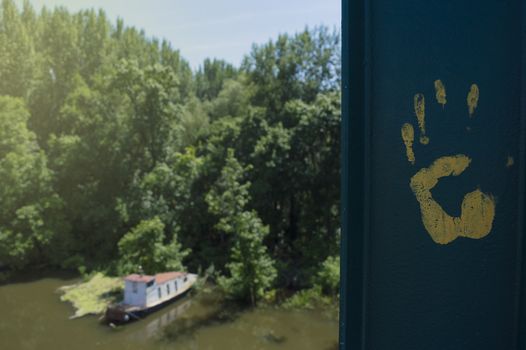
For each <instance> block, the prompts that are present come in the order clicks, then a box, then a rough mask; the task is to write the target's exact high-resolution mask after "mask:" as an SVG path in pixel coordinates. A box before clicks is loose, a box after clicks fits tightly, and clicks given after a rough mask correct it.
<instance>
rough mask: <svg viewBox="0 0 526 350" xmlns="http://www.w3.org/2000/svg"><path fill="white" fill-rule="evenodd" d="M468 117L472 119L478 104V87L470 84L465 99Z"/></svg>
mask: <svg viewBox="0 0 526 350" xmlns="http://www.w3.org/2000/svg"><path fill="white" fill-rule="evenodd" d="M467 102H468V110H469V116H470V117H472V116H473V113H475V109H476V108H477V105H478V103H479V87H478V86H477V84H471V88H470V90H469V92H468V97H467Z"/></svg>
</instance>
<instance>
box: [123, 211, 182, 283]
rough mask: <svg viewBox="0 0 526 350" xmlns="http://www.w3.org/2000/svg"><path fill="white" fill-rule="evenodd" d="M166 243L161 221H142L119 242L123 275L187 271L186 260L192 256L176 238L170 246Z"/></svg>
mask: <svg viewBox="0 0 526 350" xmlns="http://www.w3.org/2000/svg"><path fill="white" fill-rule="evenodd" d="M164 241H165V234H164V224H163V223H162V222H161V220H160V219H159V218H158V217H155V218H153V219H151V220H144V221H141V222H140V223H139V224H138V225H137V226H136V227H134V228H133V229H132V230H131V231H130V232H128V233H126V234H125V235H124V237H122V239H121V240H120V241H119V255H120V264H119V267H120V268H119V270H120V272H121V273H123V274H127V273H132V272H138V271H139V269H141V268H142V269H143V271H144V272H145V273H147V274H155V273H158V272H162V271H170V270H177V271H181V270H183V265H182V260H183V259H184V257H185V256H187V255H188V254H189V253H190V252H189V251H188V250H183V249H182V247H181V244H180V243H179V242H178V241H177V235H175V234H174V235H173V236H172V238H171V240H170V241H169V242H168V243H166V244H165V243H164Z"/></svg>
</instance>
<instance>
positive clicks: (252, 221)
mask: <svg viewBox="0 0 526 350" xmlns="http://www.w3.org/2000/svg"><path fill="white" fill-rule="evenodd" d="M244 171H245V169H243V167H242V166H241V164H239V162H238V161H237V160H236V158H235V157H234V152H233V150H232V149H229V150H228V155H227V159H226V164H225V166H224V167H223V170H222V172H221V176H220V178H219V179H218V180H217V181H216V183H215V184H214V186H213V188H212V189H211V191H210V192H209V193H208V194H207V197H206V200H207V203H208V205H209V210H210V212H211V213H213V214H214V215H217V216H219V218H220V219H219V222H218V223H217V225H216V227H217V229H219V230H220V231H223V232H225V233H227V234H229V235H231V236H232V240H233V241H234V243H233V246H232V248H231V251H230V262H229V263H228V264H227V265H226V268H227V270H228V272H229V276H223V277H222V278H220V279H219V283H220V285H221V287H222V288H223V290H225V291H226V293H227V294H228V295H230V296H232V297H235V298H237V299H245V300H246V299H249V300H250V301H251V303H252V305H254V304H255V303H256V301H257V300H258V299H259V298H261V297H262V296H263V294H264V291H265V289H267V288H269V287H270V286H271V285H272V283H273V282H274V279H275V278H276V269H275V267H274V261H273V260H272V258H271V257H270V256H269V255H268V253H267V248H266V246H265V245H264V243H263V239H264V237H265V236H266V235H267V234H268V227H267V226H263V223H262V222H261V220H260V219H259V218H258V216H257V214H256V212H254V211H246V210H245V206H246V204H247V203H248V201H249V199H250V198H249V195H248V188H249V187H250V183H244V184H243V183H241V182H240V181H241V177H242V176H243V173H244Z"/></svg>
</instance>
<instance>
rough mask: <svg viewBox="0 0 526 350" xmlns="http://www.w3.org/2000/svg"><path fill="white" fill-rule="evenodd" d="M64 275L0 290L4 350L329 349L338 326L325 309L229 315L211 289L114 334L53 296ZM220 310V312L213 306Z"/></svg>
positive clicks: (66, 281) (66, 280)
mask: <svg viewBox="0 0 526 350" xmlns="http://www.w3.org/2000/svg"><path fill="white" fill-rule="evenodd" d="M79 281H81V279H80V278H78V277H75V276H72V275H70V274H60V275H54V276H49V277H41V278H38V277H36V276H33V277H32V278H29V277H28V278H25V279H24V280H21V279H19V280H18V281H13V282H12V283H9V284H4V285H1V286H0V308H1V309H2V311H3V317H2V318H1V319H0V335H1V337H2V345H3V346H5V347H6V348H8V349H62V348H75V349H79V350H84V349H93V348H98V349H103V350H104V349H115V348H117V347H118V348H120V349H139V350H142V349H144V350H150V349H168V348H169V349H178V350H186V349H214V350H223V349H224V350H226V349H229V350H230V349H263V350H266V349H269V350H270V349H282V350H293V349H300V348H301V349H307V350H308V349H312V350H319V349H322V350H325V349H333V348H334V349H335V348H336V347H335V346H336V344H337V333H338V323H337V321H336V320H334V319H331V318H330V317H327V315H325V314H324V312H323V310H308V311H307V310H282V309H280V308H277V307H265V306H263V307H259V308H234V307H231V306H225V304H222V303H220V302H219V301H218V299H216V298H218V296H217V294H215V293H214V292H213V291H212V290H209V291H204V292H203V293H199V294H197V295H194V296H190V297H185V298H183V299H181V300H179V301H177V302H175V303H173V304H171V305H169V306H167V307H166V308H164V309H162V310H159V311H158V312H156V313H154V314H151V315H150V316H148V317H146V318H145V319H143V320H141V321H139V322H134V323H131V324H129V325H126V326H123V327H118V328H117V329H112V328H110V327H108V326H105V325H102V324H100V323H99V322H98V319H97V317H92V316H87V317H83V318H79V319H75V320H70V319H69V317H70V316H71V315H72V314H74V310H73V308H72V306H71V305H70V304H68V303H64V302H62V301H60V294H59V293H58V292H57V289H58V288H59V287H61V286H64V285H71V284H74V283H76V282H79ZM219 305H221V306H220V308H219V309H220V310H221V311H220V312H218V307H219Z"/></svg>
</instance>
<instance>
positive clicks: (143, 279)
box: [124, 273, 155, 283]
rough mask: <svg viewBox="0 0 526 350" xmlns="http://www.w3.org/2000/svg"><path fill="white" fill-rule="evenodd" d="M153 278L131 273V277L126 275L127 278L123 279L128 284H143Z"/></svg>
mask: <svg viewBox="0 0 526 350" xmlns="http://www.w3.org/2000/svg"><path fill="white" fill-rule="evenodd" d="M154 278H155V277H154V276H149V275H139V274H137V273H132V274H131V275H128V276H126V277H124V279H125V280H126V281H130V282H144V283H147V282H150V281H151V280H153V279H154Z"/></svg>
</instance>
